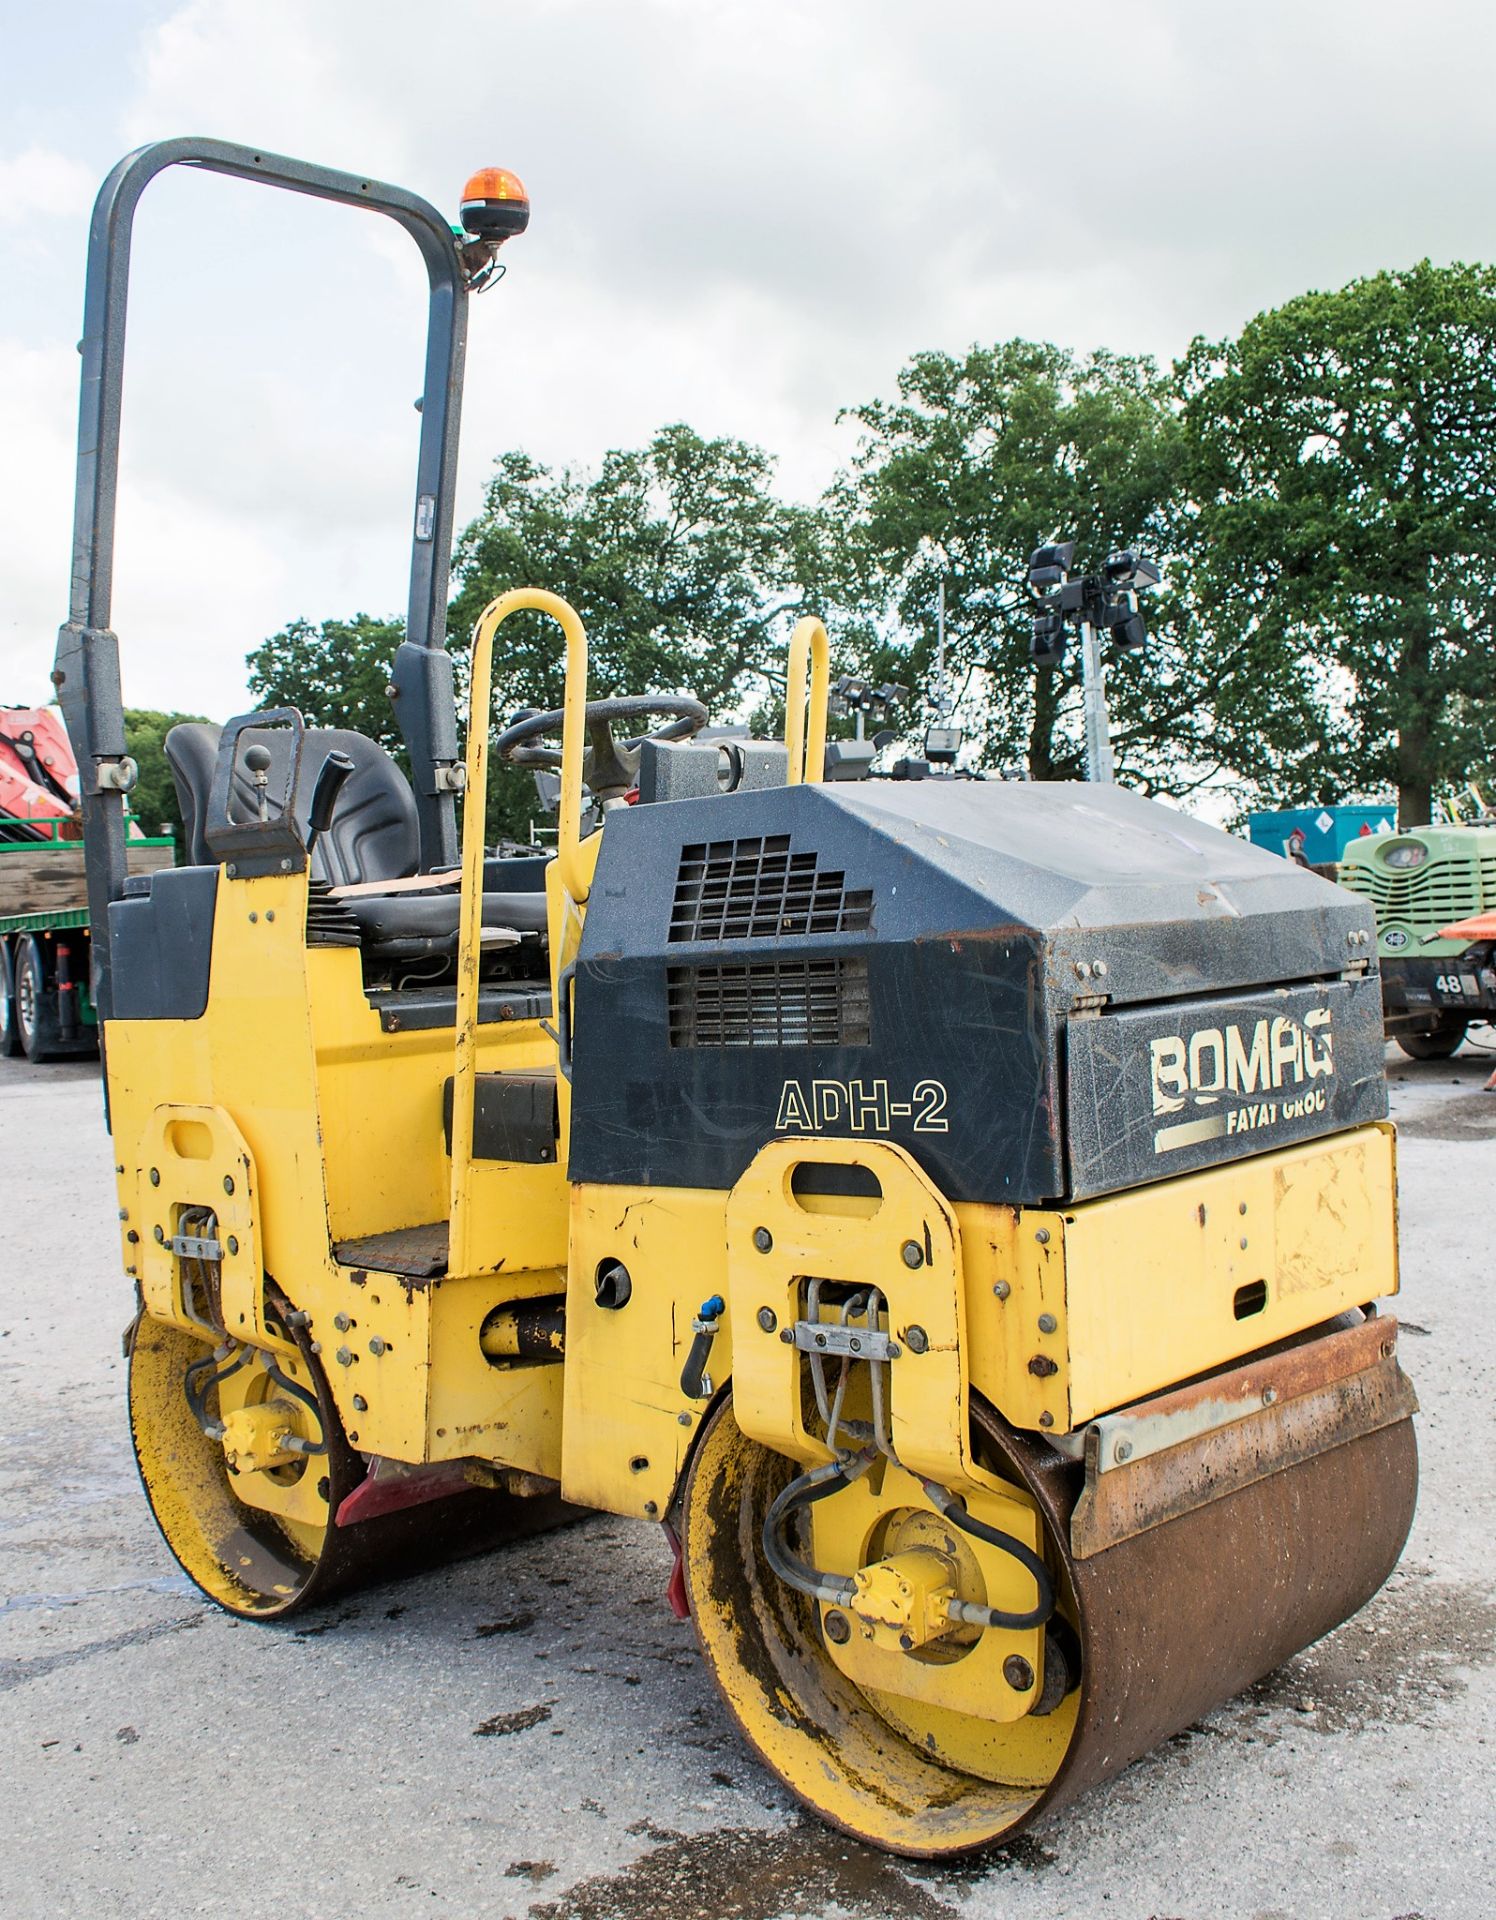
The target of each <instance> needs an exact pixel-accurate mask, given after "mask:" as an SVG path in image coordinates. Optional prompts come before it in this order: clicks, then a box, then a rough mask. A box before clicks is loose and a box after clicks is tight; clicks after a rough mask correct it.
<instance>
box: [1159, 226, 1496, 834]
mask: <svg viewBox="0 0 1496 1920" xmlns="http://www.w3.org/2000/svg"><path fill="white" fill-rule="evenodd" d="M1180 386H1181V395H1182V398H1183V402H1184V408H1185V420H1186V424H1187V429H1188V440H1189V446H1190V451H1191V456H1192V460H1191V472H1190V483H1191V490H1192V494H1193V497H1194V500H1195V502H1196V505H1197V518H1196V519H1195V523H1194V527H1193V530H1192V535H1191V541H1190V548H1191V552H1190V586H1191V590H1192V592H1193V593H1194V595H1195V597H1196V600H1197V617H1198V619H1199V621H1200V624H1201V626H1202V628H1203V630H1204V631H1205V632H1206V633H1208V634H1209V635H1210V637H1211V646H1212V651H1213V653H1214V655H1215V656H1216V658H1217V659H1218V660H1220V661H1221V662H1222V663H1226V662H1228V661H1229V662H1232V663H1233V664H1234V665H1235V668H1236V675H1235V677H1236V678H1237V679H1238V681H1239V682H1240V683H1241V688H1242V692H1243V694H1244V696H1247V697H1249V698H1250V700H1251V704H1252V708H1253V716H1252V718H1253V725H1252V728H1251V733H1252V735H1253V737H1254V740H1255V744H1256V747H1257V751H1258V756H1259V757H1258V759H1257V762H1256V765H1255V767H1254V768H1253V771H1254V773H1255V776H1256V778H1257V781H1258V783H1259V785H1260V787H1261V788H1262V790H1263V791H1265V792H1267V793H1269V794H1272V795H1274V796H1275V797H1277V798H1280V799H1283V800H1285V801H1288V800H1303V799H1314V800H1332V799H1338V798H1341V797H1343V796H1344V795H1346V794H1348V793H1355V792H1370V791H1375V790H1377V789H1382V790H1385V789H1386V788H1387V787H1395V788H1396V790H1397V795H1398V812H1399V818H1400V820H1401V822H1402V824H1403V825H1404V826H1407V825H1412V824H1417V823H1421V822H1423V821H1426V820H1427V819H1428V818H1429V815H1430V806H1431V801H1432V796H1433V791H1434V789H1435V788H1436V787H1437V786H1439V785H1440V784H1442V783H1455V784H1461V783H1463V781H1464V780H1465V779H1466V778H1468V777H1469V775H1470V774H1472V773H1475V772H1478V771H1481V770H1482V769H1483V768H1484V767H1487V766H1489V765H1490V764H1491V760H1492V757H1493V753H1496V672H1493V668H1492V658H1493V646H1496V426H1493V423H1496V272H1493V270H1492V269H1491V268H1489V267H1465V266H1452V267H1443V268H1441V267H1434V266H1431V265H1430V264H1429V263H1428V262H1427V261H1423V262H1422V263H1420V264H1419V265H1418V266H1416V267H1413V268H1411V269H1409V270H1408V271H1406V272H1399V273H1379V274H1376V275H1374V276H1372V277H1371V278H1369V279H1365V280H1357V281H1354V282H1352V284H1351V285H1350V286H1347V287H1344V288H1342V289H1341V290H1340V291H1339V292H1337V293H1309V294H1304V295H1302V296H1301V297H1300V298H1298V299H1296V300H1290V301H1289V302H1288V303H1287V304H1286V305H1284V306H1282V307H1279V308H1277V309H1276V310H1275V311H1273V312H1271V313H1264V314H1260V315H1259V316H1258V317H1257V318H1256V319H1255V320H1253V321H1251V322H1250V323H1249V324H1248V325H1247V327H1246V328H1245V329H1244V330H1243V332H1242V334H1241V336H1240V338H1239V339H1236V340H1232V341H1226V342H1220V343H1217V344H1214V345H1211V344H1207V343H1206V342H1204V341H1199V340H1197V341H1196V342H1195V344H1194V346H1193V347H1192V348H1191V350H1190V352H1189V354H1188V355H1187V356H1186V358H1185V360H1184V361H1183V363H1182V364H1181V368H1180Z"/></svg>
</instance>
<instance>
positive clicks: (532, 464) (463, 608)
mask: <svg viewBox="0 0 1496 1920" xmlns="http://www.w3.org/2000/svg"><path fill="white" fill-rule="evenodd" d="M772 478H773V461H772V460H771V459H770V457H769V455H768V454H766V453H765V452H764V451H763V450H762V449H761V448H759V447H753V446H749V445H748V444H747V443H746V442H745V441H742V440H732V439H715V440H708V439H704V438H703V437H702V436H701V435H700V434H698V433H695V432H693V431H692V429H691V428H690V427H686V426H679V425H677V426H668V427H663V428H661V430H660V431H659V432H658V433H657V434H656V435H655V436H654V438H653V439H652V440H651V441H650V442H649V444H648V446H645V447H641V448H637V449H630V450H618V451H614V452H612V453H608V454H606V455H605V456H604V458H603V461H602V464H601V467H600V468H599V470H598V471H597V473H595V474H588V473H586V472H583V471H581V470H579V469H575V468H569V467H568V468H564V469H562V470H561V471H560V472H559V473H558V472H554V471H552V470H551V469H550V468H548V467H544V466H542V465H540V464H539V462H537V461H535V460H532V459H530V458H529V456H528V455H526V454H523V453H509V454H504V455H503V456H501V458H500V459H499V460H498V462H497V463H496V466H495V469H494V474H493V478H492V479H491V480H490V482H489V485H488V490H487V493H486V494H485V497H484V503H483V510H482V512H481V513H480V514H479V515H478V516H477V518H476V519H475V520H474V521H473V522H472V523H471V525H469V526H468V528H467V529H466V531H465V532H464V533H463V535H462V537H461V539H460V540H459V541H458V545H457V556H456V565H455V569H454V571H455V577H456V580H457V583H458V591H457V594H456V597H455V599H454V601H453V605H452V625H453V628H454V629H455V630H456V631H457V632H459V633H466V632H468V631H470V630H471V628H472V626H473V624H474V622H475V621H476V619H477V617H478V615H479V614H480V613H481V612H482V610H483V608H484V606H485V605H486V604H487V603H488V602H489V601H490V600H491V599H493V598H494V597H495V595H497V594H500V593H503V592H504V591H505V590H506V589H508V588H510V587H518V586H531V587H546V588H549V589H550V590H551V591H552V592H554V593H559V594H561V595H563V596H564V598H566V599H567V600H569V601H570V602H571V603H572V605H573V606H574V607H576V609H577V611H578V612H579V613H580V614H581V616H582V619H583V621H584V622H585V624H586V627H587V637H588V651H589V657H590V676H589V677H590V683H591V687H592V690H593V692H594V694H595V695H597V696H598V697H602V696H605V695H609V694H615V693H666V692H672V693H694V694H696V695H697V696H698V697H699V698H700V699H702V700H704V701H705V702H706V704H707V705H708V706H709V707H710V708H711V709H712V710H713V712H714V713H717V714H721V713H722V712H724V711H725V710H727V709H730V708H732V707H733V706H734V705H736V704H737V703H739V702H740V701H741V700H742V699H743V698H745V697H748V698H751V697H752V696H753V695H754V694H755V693H757V692H761V691H762V690H763V689H764V688H765V687H766V686H768V685H769V684H771V683H772V681H773V680H774V678H775V676H776V673H778V674H779V675H780V676H781V677H782V666H781V659H780V656H781V655H782V652H783V644H784V643H783V633H784V631H785V627H786V622H787V621H788V619H789V618H790V616H792V615H793V614H794V613H795V612H796V611H797V610H798V608H799V606H800V604H801V601H802V598H803V591H802V589H801V587H800V585H799V575H800V572H801V570H802V559H803V555H804V552H805V549H806V545H807V542H808V540H809V531H808V528H809V520H810V516H809V514H808V513H807V511H806V510H805V509H803V508H797V507H793V506H787V505H785V503H784V502H782V501H781V500H779V499H778V498H777V496H776V495H775V494H774V493H773V492H772V490H771V481H772ZM499 648H500V651H499V655H498V657H497V659H496V666H495V675H494V678H495V684H496V685H497V686H498V687H499V688H500V689H501V696H502V697H503V698H504V699H506V700H507V701H508V702H509V703H510V705H511V707H519V706H534V707H545V708H552V707H558V706H559V705H560V704H561V687H562V665H563V662H562V654H561V647H560V636H559V634H558V633H557V631H556V629H555V627H554V626H553V625H552V624H551V622H549V621H547V620H544V619H543V618H542V617H541V616H539V615H537V614H519V615H516V616H515V617H514V619H513V620H512V621H510V622H509V623H507V624H506V626H505V627H504V629H503V632H502V633H501V635H500V640H499Z"/></svg>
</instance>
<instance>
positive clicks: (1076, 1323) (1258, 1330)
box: [957, 1123, 1397, 1432]
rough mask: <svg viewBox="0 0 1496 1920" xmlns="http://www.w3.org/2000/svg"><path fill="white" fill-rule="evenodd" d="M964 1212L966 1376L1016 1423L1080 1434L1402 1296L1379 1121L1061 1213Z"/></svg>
mask: <svg viewBox="0 0 1496 1920" xmlns="http://www.w3.org/2000/svg"><path fill="white" fill-rule="evenodd" d="M957 1213H958V1214H959V1215H960V1217H961V1221H962V1238H963V1245H964V1246H965V1247H966V1249H967V1265H966V1272H967V1285H968V1301H969V1307H968V1324H969V1326H970V1328H971V1374H972V1380H973V1383H974V1384H975V1385H976V1386H977V1387H978V1388H979V1389H980V1391H982V1392H983V1393H984V1394H986V1395H987V1396H988V1397H989V1398H990V1399H991V1400H992V1401H993V1402H994V1403H995V1404H996V1405H997V1406H998V1407H999V1408H1000V1409H1001V1411H1002V1412H1003V1413H1004V1414H1005V1415H1006V1416H1007V1417H1008V1418H1009V1419H1010V1420H1012V1421H1014V1422H1015V1423H1016V1424H1017V1425H1019V1426H1027V1427H1032V1426H1035V1425H1041V1424H1046V1423H1044V1422H1043V1421H1042V1418H1041V1417H1040V1409H1041V1408H1042V1410H1043V1411H1048V1412H1049V1413H1050V1415H1051V1421H1050V1422H1049V1423H1048V1424H1049V1425H1051V1426H1052V1428H1053V1430H1054V1431H1057V1432H1062V1431H1065V1430H1066V1429H1068V1428H1071V1427H1078V1426H1081V1425H1083V1424H1084V1423H1085V1422H1086V1421H1087V1420H1089V1419H1091V1418H1092V1417H1093V1416H1094V1415H1095V1414H1098V1413H1103V1412H1105V1411H1106V1410H1107V1409H1108V1408H1111V1407H1117V1406H1123V1405H1125V1404H1126V1403H1127V1402H1128V1401H1131V1400H1136V1399H1139V1398H1141V1397H1142V1396H1144V1395H1145V1394H1149V1393H1156V1392H1158V1391H1159V1390H1161V1389H1162V1388H1164V1387H1169V1386H1173V1385H1175V1384H1177V1383H1178V1382H1179V1381H1181V1380H1187V1379H1189V1378H1191V1377H1192V1376H1193V1375H1195V1374H1197V1373H1203V1372H1206V1371H1208V1370H1209V1369H1210V1368H1212V1367H1219V1366H1223V1365H1225V1364H1227V1363H1228V1362H1229V1361H1232V1360H1235V1359H1238V1358H1239V1357H1240V1356H1241V1355H1243V1354H1246V1353H1251V1352H1253V1351H1254V1350H1255V1349H1257V1348H1259V1347H1264V1346H1268V1345H1271V1344H1272V1342H1274V1341H1276V1340H1281V1339H1284V1338H1285V1337H1286V1336H1288V1335H1290V1334H1294V1333H1300V1332H1303V1331H1304V1330H1305V1329H1306V1328H1308V1327H1312V1326H1315V1325H1317V1324H1318V1323H1320V1322H1321V1321H1324V1320H1328V1319H1331V1318H1333V1317H1334V1315H1336V1314H1337V1313H1341V1312H1343V1311H1344V1310H1345V1309H1346V1308H1347V1307H1356V1306H1360V1305H1362V1304H1363V1303H1364V1302H1365V1301H1368V1300H1374V1299H1378V1298H1381V1297H1383V1296H1385V1295H1387V1294H1392V1293H1395V1292H1396V1291H1397V1214H1396V1173H1395V1161H1394V1139H1393V1132H1392V1128H1391V1127H1390V1126H1388V1125H1386V1124H1385V1123H1377V1124H1374V1125H1371V1126H1365V1127H1358V1128H1355V1129H1353V1130H1352V1131H1350V1132H1348V1133H1343V1134H1337V1135H1334V1136H1332V1137H1331V1138H1329V1139H1327V1140H1316V1141H1310V1142H1308V1143H1306V1144H1304V1145H1301V1146H1294V1147H1286V1148H1283V1149H1282V1150H1280V1151H1279V1152H1276V1153H1264V1154H1258V1155H1257V1156H1255V1157H1254V1158H1253V1159H1250V1160H1242V1161H1238V1162H1237V1163H1235V1164H1234V1165H1232V1166H1229V1167H1217V1168H1214V1169H1212V1170H1210V1171H1208V1172H1205V1173H1196V1174H1190V1175H1187V1176H1186V1177H1184V1178H1183V1179H1179V1180H1169V1181H1165V1182H1162V1183H1160V1184H1159V1185H1156V1186H1149V1187H1140V1188H1138V1189H1136V1190H1135V1191H1134V1192H1132V1193H1124V1194H1115V1195H1111V1196H1109V1197H1107V1198H1105V1199H1101V1200H1091V1201H1087V1202H1085V1203H1084V1204H1083V1205H1081V1206H1077V1207H1073V1208H1071V1209H1069V1210H1068V1211H1066V1212H1064V1213H1058V1212H1055V1213H1038V1212H1020V1211H1017V1210H1015V1209H1012V1208H1004V1207H965V1206H963V1207H958V1208H957ZM1041 1316H1047V1318H1048V1319H1049V1320H1052V1321H1053V1322H1054V1325H1053V1328H1052V1329H1050V1330H1049V1331H1044V1330H1043V1329H1042V1328H1041Z"/></svg>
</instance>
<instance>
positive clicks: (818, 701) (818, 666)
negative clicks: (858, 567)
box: [784, 614, 831, 787]
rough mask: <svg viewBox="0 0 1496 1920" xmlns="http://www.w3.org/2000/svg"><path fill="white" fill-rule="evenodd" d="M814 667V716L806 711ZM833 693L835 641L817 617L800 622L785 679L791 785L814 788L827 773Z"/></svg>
mask: <svg viewBox="0 0 1496 1920" xmlns="http://www.w3.org/2000/svg"><path fill="white" fill-rule="evenodd" d="M807 662H809V663H810V715H809V725H808V728H807V722H806V711H805V676H806V665H807ZM830 693H831V641H830V639H829V637H828V636H827V633H826V628H825V625H824V623H823V622H821V621H820V620H817V619H816V617H815V615H814V614H807V615H806V616H805V618H804V619H803V620H800V621H797V622H796V625H795V631H794V632H793V633H792V634H791V635H790V658H789V667H788V669H787V670H786V673H785V677H784V744H785V746H786V747H788V749H789V757H790V770H789V784H790V785H791V786H792V787H797V786H799V785H800V784H801V783H802V782H803V781H809V782H810V783H811V784H812V785H813V784H814V783H815V782H816V781H818V780H820V779H822V778H823V777H824V775H825V771H826V702H827V700H828V699H829V697H830Z"/></svg>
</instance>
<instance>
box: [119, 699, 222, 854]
mask: <svg viewBox="0 0 1496 1920" xmlns="http://www.w3.org/2000/svg"><path fill="white" fill-rule="evenodd" d="M202 718H203V716H202V714H200V713H158V712H157V711H156V709H155V708H153V707H126V708H125V751H126V753H128V754H129V756H130V758H131V759H132V760H133V761H134V762H135V764H136V766H137V767H139V769H140V775H139V778H138V779H137V780H136V782H135V791H134V792H133V793H132V794H131V796H130V808H131V811H132V812H133V813H134V815H135V818H136V819H137V820H138V821H139V822H140V825H141V828H142V830H143V831H144V832H146V833H150V834H156V833H173V834H175V835H176V838H177V845H178V847H179V848H180V846H181V844H182V810H181V808H180V807H179V806H178V805H177V787H176V782H175V781H174V780H173V779H172V777H171V768H170V767H169V766H168V765H167V763H166V753H165V750H164V748H163V745H162V742H163V741H164V740H165V739H166V736H167V734H169V733H170V732H171V730H172V728H173V727H175V726H177V725H179V724H180V723H181V722H183V721H189V720H201V719H202Z"/></svg>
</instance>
